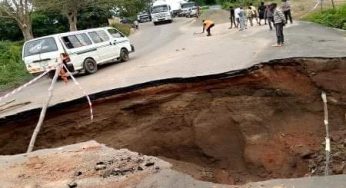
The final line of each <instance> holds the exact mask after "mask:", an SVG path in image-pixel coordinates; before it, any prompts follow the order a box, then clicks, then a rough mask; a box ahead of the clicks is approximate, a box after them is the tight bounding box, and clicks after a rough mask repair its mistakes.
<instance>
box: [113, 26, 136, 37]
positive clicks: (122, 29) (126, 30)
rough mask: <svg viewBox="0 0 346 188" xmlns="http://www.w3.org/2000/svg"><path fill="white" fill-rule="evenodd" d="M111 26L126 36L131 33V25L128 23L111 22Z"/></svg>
mask: <svg viewBox="0 0 346 188" xmlns="http://www.w3.org/2000/svg"><path fill="white" fill-rule="evenodd" d="M111 26H112V27H114V28H116V29H118V30H119V31H120V32H122V33H123V34H124V35H126V36H129V35H130V34H131V28H132V26H131V25H130V24H121V23H113V24H112V25H111Z"/></svg>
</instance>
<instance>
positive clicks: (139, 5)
mask: <svg viewBox="0 0 346 188" xmlns="http://www.w3.org/2000/svg"><path fill="white" fill-rule="evenodd" d="M117 5H118V7H119V16H121V17H135V16H136V15H137V13H138V12H140V11H143V10H148V9H149V8H150V5H151V1H150V0H119V1H118V3H117Z"/></svg>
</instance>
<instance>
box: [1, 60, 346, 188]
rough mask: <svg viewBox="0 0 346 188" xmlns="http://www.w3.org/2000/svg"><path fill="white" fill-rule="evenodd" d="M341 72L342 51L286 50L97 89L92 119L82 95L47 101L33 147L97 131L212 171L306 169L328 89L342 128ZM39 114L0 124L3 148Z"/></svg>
mask: <svg viewBox="0 0 346 188" xmlns="http://www.w3.org/2000/svg"><path fill="white" fill-rule="evenodd" d="M345 75H346V59H342V58H339V59H318V58H312V59H304V58H300V59H288V60H281V61H277V62H273V63H269V64H262V65H259V66H257V67H256V68H254V69H253V70H252V71H250V72H246V73H243V74H236V75H230V76H228V77H226V76H225V77H223V78H217V79H204V80H200V81H193V82H190V83H174V84H164V85H158V86H153V87H148V88H144V89H139V90H136V91H133V92H128V93H123V94H117V95H114V96H111V97H107V98H102V99H97V100H96V101H94V111H95V119H94V121H93V122H91V121H90V120H89V119H88V118H89V114H88V113H89V111H88V108H87V106H86V105H84V104H78V105H75V104H74V105H70V106H68V107H66V108H65V109H55V110H54V111H49V113H48V116H47V120H46V121H45V124H44V128H43V129H42V131H41V133H40V135H39V137H38V141H37V147H36V149H40V148H51V147H58V146H62V145H67V144H72V143H78V142H82V141H87V140H90V139H94V140H96V141H98V142H100V143H105V144H107V145H108V146H110V147H113V148H117V149H118V148H128V149H130V150H132V151H137V152H141V153H143V154H146V155H153V156H159V157H162V158H164V159H167V160H168V161H170V162H172V163H173V165H174V168H176V169H178V170H180V171H182V172H185V173H188V174H191V175H192V176H193V177H195V178H198V179H202V180H206V181H212V182H218V183H228V184H241V183H246V182H249V181H258V180H266V179H272V178H287V177H302V176H305V175H310V174H311V171H312V168H313V167H312V166H311V162H312V161H318V160H320V156H321V155H320V151H321V150H323V147H322V145H321V144H322V142H323V141H324V137H325V128H324V125H323V104H322V101H321V97H320V95H321V91H322V90H324V91H326V92H327V93H328V97H329V100H330V105H329V109H330V112H329V113H330V125H331V131H332V136H333V135H334V134H335V135H336V134H341V132H342V131H345V129H346V126H345V112H346V84H345V83H346V76H345ZM36 121H37V116H32V117H25V118H21V119H18V120H15V121H9V122H5V123H4V125H1V127H0V154H15V153H20V152H24V151H25V149H26V147H27V144H28V142H29V139H30V136H31V134H32V131H33V129H34V126H35V124H36ZM341 135H342V134H341ZM339 140H340V139H339ZM340 147H341V146H340ZM341 150H342V148H341ZM344 150H345V149H344ZM343 152H345V151H343ZM316 166H324V164H323V161H320V162H318V164H316V165H315V167H314V168H317V167H316ZM312 174H314V173H312Z"/></svg>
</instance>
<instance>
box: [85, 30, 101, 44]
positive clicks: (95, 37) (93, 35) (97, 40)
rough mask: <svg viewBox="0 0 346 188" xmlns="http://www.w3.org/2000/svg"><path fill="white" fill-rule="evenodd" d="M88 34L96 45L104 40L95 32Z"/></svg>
mask: <svg viewBox="0 0 346 188" xmlns="http://www.w3.org/2000/svg"><path fill="white" fill-rule="evenodd" d="M88 34H89V36H90V38H91V40H92V41H93V42H94V43H100V42H102V38H101V37H100V36H99V35H98V34H97V33H96V32H95V31H93V32H89V33H88Z"/></svg>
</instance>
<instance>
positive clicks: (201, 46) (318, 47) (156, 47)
mask: <svg viewBox="0 0 346 188" xmlns="http://www.w3.org/2000/svg"><path fill="white" fill-rule="evenodd" d="M220 11H222V10H220ZM222 14H224V13H222ZM194 22H195V21H194V19H185V18H178V19H176V20H175V21H174V23H173V24H163V25H159V26H156V27H155V26H153V24H152V23H146V24H142V25H140V30H139V32H137V33H135V34H134V35H133V36H131V37H130V38H131V39H132V41H133V43H134V44H135V46H136V49H137V51H136V53H135V54H132V59H131V60H130V61H129V62H127V63H122V64H112V65H109V66H106V67H104V68H101V69H100V71H99V72H97V73H96V74H94V75H88V76H80V77H78V80H79V81H80V83H81V85H82V86H83V88H85V90H86V91H87V93H89V94H92V93H97V92H101V91H104V90H109V89H114V88H120V87H126V86H130V85H135V84H140V83H144V82H149V81H153V80H159V79H165V78H176V77H193V76H198V75H208V74H216V73H221V72H226V71H231V70H237V69H241V68H245V67H249V66H252V65H253V64H257V63H259V62H264V61H268V60H271V59H280V58H287V57H343V56H346V54H345V50H344V49H346V42H345V37H344V32H341V31H336V30H333V29H328V28H323V27H320V26H317V25H314V24H309V23H301V22H296V23H295V24H294V25H289V26H288V27H287V28H286V29H285V32H286V36H287V46H286V47H284V48H281V49H277V48H276V49H273V48H272V47H271V44H272V43H273V41H274V33H273V32H269V31H268V28H267V27H265V26H263V27H254V28H250V29H248V30H247V31H246V32H237V31H236V30H229V29H228V24H227V23H226V24H222V23H219V22H218V20H215V22H216V26H215V28H214V30H213V34H214V36H213V37H210V38H207V37H205V36H204V35H192V33H193V32H199V31H200V30H201V27H200V26H199V27H197V25H199V24H198V23H194ZM48 86H49V80H48V79H46V80H44V81H41V82H39V83H36V84H35V85H33V86H31V87H29V88H27V89H25V90H24V91H23V92H21V93H19V94H17V95H15V96H14V97H13V98H10V99H8V100H7V101H4V103H6V102H11V103H10V104H8V105H4V103H3V104H0V106H1V107H0V108H1V109H0V117H6V116H8V115H12V114H16V113H19V112H23V111H26V110H29V109H35V108H39V107H40V106H41V104H42V99H44V98H45V97H46V95H47V89H48ZM66 93H68V95H66ZM82 95H83V94H82V92H81V91H80V90H78V89H77V88H76V87H75V86H74V85H73V84H72V83H71V82H70V83H69V84H67V85H64V84H63V83H59V84H58V85H57V88H56V90H55V93H54V97H53V101H52V105H54V104H58V103H61V102H66V101H70V100H73V99H76V98H79V97H81V96H82ZM13 100H14V101H13Z"/></svg>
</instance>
